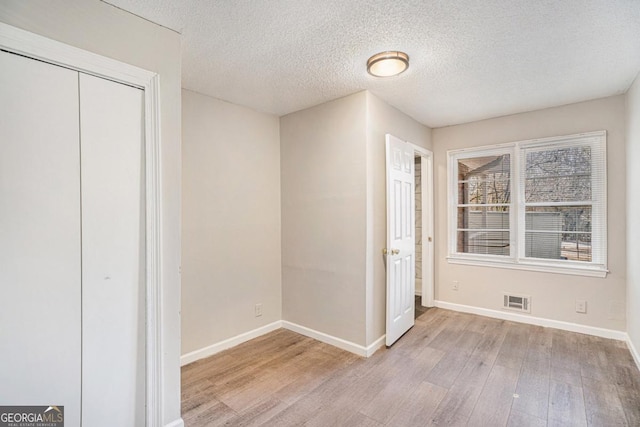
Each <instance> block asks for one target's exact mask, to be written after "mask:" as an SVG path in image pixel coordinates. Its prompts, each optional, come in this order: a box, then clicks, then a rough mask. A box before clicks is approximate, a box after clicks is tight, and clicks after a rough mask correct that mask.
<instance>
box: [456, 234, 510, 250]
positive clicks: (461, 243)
mask: <svg viewBox="0 0 640 427" xmlns="http://www.w3.org/2000/svg"><path fill="white" fill-rule="evenodd" d="M457 247H458V252H459V253H467V254H486V255H504V256H509V232H508V231H458V242H457Z"/></svg>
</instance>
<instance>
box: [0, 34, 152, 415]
mask: <svg viewBox="0 0 640 427" xmlns="http://www.w3.org/2000/svg"><path fill="white" fill-rule="evenodd" d="M0 49H2V50H5V51H7V52H10V53H16V54H18V55H22V56H25V57H28V58H33V59H36V60H40V61H43V62H48V63H51V64H54V65H59V66H62V67H65V68H69V69H72V70H75V71H79V72H82V73H86V74H90V75H93V76H97V77H101V78H104V79H107V80H112V81H115V82H118V83H123V84H126V85H129V86H134V87H137V88H140V89H142V90H143V91H144V151H145V154H144V168H145V193H144V198H145V200H144V201H145V225H146V227H145V243H146V250H145V259H146V265H145V272H146V282H145V283H144V284H143V286H145V297H146V304H145V309H146V330H145V332H146V351H145V363H146V372H145V374H146V375H145V376H146V425H147V426H158V425H162V415H163V401H162V365H163V363H162V362H163V360H162V340H161V337H162V322H161V319H162V312H161V309H162V306H161V295H162V274H161V273H162V270H161V269H162V228H161V225H162V217H161V212H162V198H161V173H160V172H161V166H160V160H161V159H160V76H159V75H158V74H157V73H154V72H151V71H147V70H144V69H142V68H138V67H135V66H133V65H129V64H125V63H123V62H120V61H117V60H114V59H111V58H106V57H103V56H101V55H98V54H95V53H92V52H88V51H86V50H82V49H79V48H76V47H73V46H69V45H67V44H64V43H60V42H57V41H54V40H51V39H48V38H46V37H43V36H40V35H37V34H34V33H31V32H28V31H25V30H22V29H19V28H16V27H13V26H11V25H7V24H4V23H2V22H0Z"/></svg>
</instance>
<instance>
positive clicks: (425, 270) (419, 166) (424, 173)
mask: <svg viewBox="0 0 640 427" xmlns="http://www.w3.org/2000/svg"><path fill="white" fill-rule="evenodd" d="M412 145H413V144H412ZM413 148H414V162H415V168H414V182H415V234H416V252H415V253H416V256H415V262H416V266H415V273H416V274H415V279H416V287H415V294H416V297H419V298H416V303H418V302H420V306H421V307H433V306H434V299H435V295H434V271H433V269H434V246H433V245H434V242H433V231H434V229H433V227H434V224H433V153H432V152H431V151H429V150H427V149H424V148H422V147H418V146H416V145H413ZM419 311H421V310H420V308H419V307H418V304H416V313H418V312H419ZM422 311H423V310H422Z"/></svg>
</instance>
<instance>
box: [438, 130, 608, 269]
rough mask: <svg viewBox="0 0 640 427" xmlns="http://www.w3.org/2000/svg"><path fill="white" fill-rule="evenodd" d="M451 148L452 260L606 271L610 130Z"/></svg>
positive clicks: (450, 222)
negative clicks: (608, 144)
mask: <svg viewBox="0 0 640 427" xmlns="http://www.w3.org/2000/svg"><path fill="white" fill-rule="evenodd" d="M447 154H448V159H449V257H448V259H449V261H450V262H454V263H465V264H474V265H493V266H502V267H506V268H523V269H532V270H543V271H554V272H559V273H567V274H584V275H595V276H602V277H604V276H605V275H606V272H607V270H606V268H607V263H606V234H607V233H606V203H607V201H606V199H607V198H606V132H604V131H600V132H591V133H585V134H579V135H570V136H563V137H553V138H545V139H538V140H530V141H519V142H513V143H509V144H500V145H494V146H489V147H478V148H473V149H464V150H455V151H449V152H448V153H447Z"/></svg>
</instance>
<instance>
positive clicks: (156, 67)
mask: <svg viewBox="0 0 640 427" xmlns="http://www.w3.org/2000/svg"><path fill="white" fill-rule="evenodd" d="M0 22H4V23H7V24H9V25H13V26H15V27H18V28H22V29H24V30H27V31H31V32H33V33H36V34H40V35H42V36H45V37H48V38H51V39H54V40H57V41H60V42H63V43H66V44H69V45H72V46H75V47H78V48H81V49H85V50H88V51H90V52H94V53H97V54H99V55H103V56H107V57H110V58H113V59H116V60H119V61H122V62H125V63H128V64H132V65H136V66H138V67H140V68H144V69H146V70H150V71H154V72H157V73H159V74H160V107H161V125H162V129H161V135H162V142H161V144H162V203H163V208H162V233H163V234H162V238H163V240H162V247H163V251H162V286H163V293H162V301H163V306H162V315H163V318H162V327H163V329H162V352H163V359H164V377H163V379H162V383H163V386H164V387H163V388H164V392H163V399H164V423H165V424H167V423H170V422H173V421H175V420H177V419H179V417H180V361H179V360H180V275H179V266H180V35H179V34H177V33H175V32H173V31H170V30H167V29H166V28H163V27H160V26H158V25H155V24H152V23H150V22H149V21H146V20H144V19H140V18H138V17H137V16H134V15H132V14H129V13H127V12H124V11H122V10H120V9H118V8H115V7H113V6H110V5H108V4H106V3H103V2H100V1H98V0H65V1H49V0H30V1H22V0H3V1H2V2H0Z"/></svg>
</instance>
